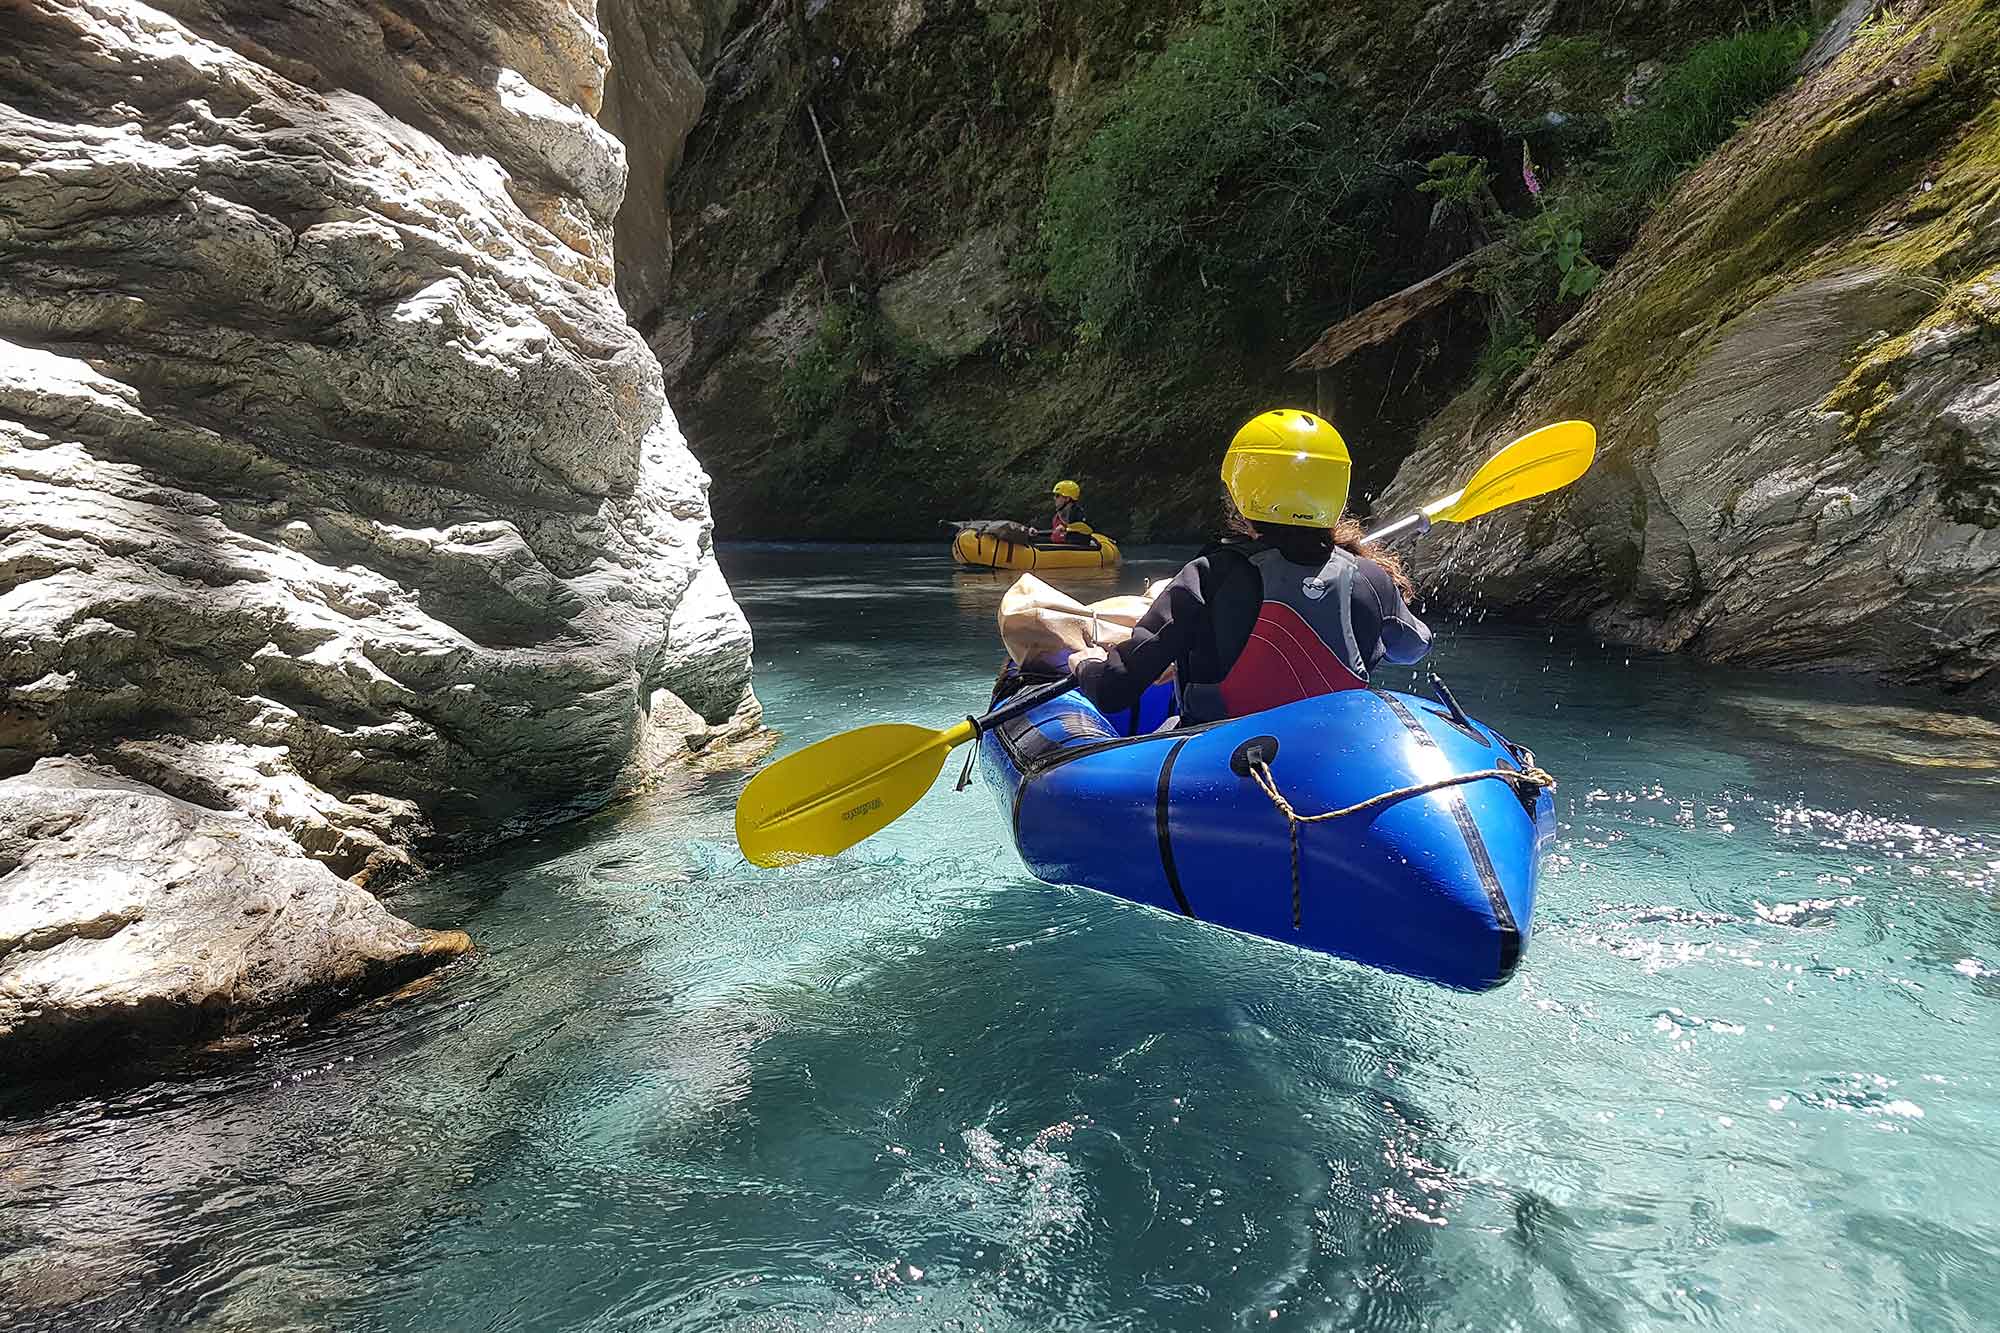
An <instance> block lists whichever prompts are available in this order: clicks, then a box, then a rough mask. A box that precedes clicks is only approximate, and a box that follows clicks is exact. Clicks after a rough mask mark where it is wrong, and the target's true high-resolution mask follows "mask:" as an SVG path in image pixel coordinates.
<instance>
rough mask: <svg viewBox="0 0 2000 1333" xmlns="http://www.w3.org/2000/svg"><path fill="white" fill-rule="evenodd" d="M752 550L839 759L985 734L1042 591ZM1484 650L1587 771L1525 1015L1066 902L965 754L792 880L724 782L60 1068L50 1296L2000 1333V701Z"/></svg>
mask: <svg viewBox="0 0 2000 1333" xmlns="http://www.w3.org/2000/svg"><path fill="white" fill-rule="evenodd" d="M1157 554H1159V555H1160V556H1161V557H1162V558H1161V559H1158V560H1151V561H1146V560H1140V561H1135V562H1133V564H1131V565H1128V567H1127V568H1126V570H1125V571H1123V573H1122V574H1121V575H1120V576H1119V579H1118V581H1117V582H1115V583H1114V582H1103V583H1096V584H1073V586H1074V587H1076V588H1077V590H1079V591H1081V592H1082V593H1083V594H1084V595H1085V596H1091V595H1096V594H1098V593H1108V592H1110V591H1112V590H1113V589H1114V588H1115V587H1128V588H1129V587H1133V586H1136V585H1137V583H1138V581H1139V580H1140V579H1141V578H1142V577H1149V576H1156V575H1159V574H1162V573H1165V572H1167V570H1168V569H1170V568H1171V562H1170V558H1171V555H1172V553H1169V552H1161V553H1157ZM725 563H726V565H727V567H728V568H729V570H730V573H731V574H732V576H733V578H734V580H735V585H736V588H737V589H738V591H739V593H740V595H741V596H742V598H743V601H744V603H745V605H746V606H747V607H748V608H749V611H750V614H751V616H752V618H753V621H754V623H755V624H756V626H757V632H758V651H757V670H758V689H759V692H760V694H761V695H762V697H763V699H764V701H765V704H766V706H767V708H768V710H769V714H770V718H771V721H772V722H773V723H774V724H775V725H776V726H778V727H779V728H781V729H782V730H783V731H784V733H785V738H786V739H785V744H786V745H787V746H797V745H799V744H802V743H804V742H807V741H811V740H814V739H816V738H818V737H821V736H824V735H827V734H829V733H831V732H833V731H836V730H841V729H844V728H847V727H852V726H855V725H858V724H860V723H864V722H872V721H880V720H887V719H904V720H911V721H919V722H924V723H928V724H932V725H943V724H946V723H948V722H950V721H951V720H953V719H954V718H956V717H959V716H962V715H964V714H965V713H967V712H969V711H977V710H978V707H979V705H980V703H981V701H982V700H983V698H984V689H985V686H986V684H987V683H988V681H989V680H990V678H991V676H992V673H993V670H994V668H995V666H996V664H997V656H998V654H997V649H996V646H995V639H994V635H993V631H992V623H993V611H994V607H995V605H996V603H997V600H998V597H999V592H1000V586H1001V585H1000V583H999V582H998V581H996V580H993V579H991V578H977V577H967V576H958V575H954V574H953V573H952V572H951V571H950V569H949V568H947V567H946V566H945V564H944V562H943V560H942V557H941V555H940V554H939V553H937V552H933V551H928V550H925V551H921V552H914V551H910V550H906V549H877V550H856V549H849V550H827V549H803V548H801V549H772V548H761V549H744V550H736V551H731V552H727V553H726V559H725ZM1440 638H1441V644H1440V648H1439V651H1438V652H1437V654H1436V656H1435V662H1436V664H1437V665H1438V666H1439V667H1440V668H1441V669H1442V670H1443V671H1444V672H1445V673H1446V675H1447V677H1448V678H1449V679H1450V680H1451V681H1452V682H1453V684H1454V685H1455V688H1456V691H1457V694H1458V696H1459V697H1460V699H1461V700H1463V701H1464V702H1465V703H1466V705H1467V706H1468V707H1470V708H1472V709H1473V710H1474V711H1475V712H1477V713H1478V714H1480V715H1481V716H1483V717H1484V718H1486V719H1488V720H1490V721H1491V722H1493V723H1494V724H1495V725H1496V726H1499V727H1501V728H1502V729H1503V730H1505V731H1507V732H1509V733H1511V734H1512V735H1514V736H1515V737H1516V738H1517V739H1520V740H1522V741H1524V742H1526V743H1528V744H1530V745H1532V746H1533V747H1534V748H1535V749H1536V751H1537V752H1538V754H1539V757H1540V759H1541V761H1542V762H1543V763H1544V765H1546V766H1547V767H1548V768H1550V769H1552V770H1553V771H1554V772H1555V773H1556V774H1557V775H1558V776H1559V777H1560V778H1561V779H1562V787H1561V790H1560V792H1559V793H1558V797H1559V803H1558V808H1559V810H1560V812H1561V818H1562V831H1561V838H1560V841H1559V844H1558V849H1557V850H1558V855H1557V857H1556V859H1555V863H1554V865H1553V866H1552V868H1551V873H1550V875H1549V877H1548V878H1547V880H1546V881H1545V887H1544V893H1543V899H1542V905H1541V909H1540V912H1539V914H1538V917H1537V920H1536V923H1535V925H1536V930H1535V935H1534V939H1533V943H1532V946H1531V947H1530V949H1529V951H1528V954H1527V959H1526V962H1525V964H1524V965H1523V967H1522V969H1521V971H1520V973H1519V975H1518V976H1517V978H1516V979H1515V981H1514V982H1513V983H1512V984H1510V985H1509V986H1507V987H1506V988H1505V989H1503V990H1500V991H1498V992H1496V993H1493V994H1488V995H1480V996H1468V995H1460V994H1453V993H1449V992H1446V991H1442V990H1438V989H1435V988H1432V987H1429V986H1425V985H1422V984H1419V983H1415V982H1409V981H1404V980H1400V979H1397V978H1393V977H1389V976H1386V975H1382V974H1380V973H1375V972H1370V971H1366V970H1363V969H1361V968H1358V967H1353V966H1349V965H1347V964H1343V963H1339V962H1335V961H1332V960H1329V959H1325V958H1321V957H1316V956H1312V955H1308V954H1305V953H1301V952H1298V951H1294V950H1291V949H1289V948H1286V947H1283V946H1280V945H1274V944H1267V943H1262V942H1259V941H1255V940H1251V939H1246V938H1241V937H1237V936H1232V935H1229V934H1226V933H1223V932H1220V931H1216V930H1212V929H1208V928H1205V927H1199V926H1194V925H1191V924H1189V923H1186V922H1184V921H1180V920H1175V919H1171V918H1169V917H1166V916H1161V915H1156V914H1153V913H1150V912H1147V911H1144V910H1141V909H1136V908H1128V907H1125V906H1122V905H1120V904H1119V903H1117V902H1115V901H1113V900H1111V899H1108V898H1105V897H1102V896H1099V895H1095V894H1092V893H1088V892H1083V891H1076V890H1064V889H1053V888H1046V887H1042V886H1039V885H1037V884H1035V883H1034V882H1033V881H1032V880H1030V879H1029V878H1028V877H1027V876H1026V875H1025V874H1024V873H1023V871H1022V869H1021V867H1020V864H1019V863H1018V861H1017V860H1016V859H1015V858H1014V855H1013V853H1012V851H1011V849H1010V847H1009V845H1008V842H1007V838H1006V833H1005V830H1004V828H1003V826H1002V824H1001V821H1000V820H999V819H998V818H997V816H996V815H995V812H994V811H993V809H992V806H991V803H990V800H989V799H988V797H987V796H986V795H985V794H984V793H982V792H979V791H976V790H975V791H971V792H967V793H965V794H962V795H954V794H953V793H952V792H951V791H950V789H949V788H950V782H949V778H950V776H951V772H948V773H947V776H946V779H945V780H941V781H940V783H939V786H938V789H937V790H936V791H934V792H933V793H932V795H931V796H930V797H929V798H928V799H927V800H926V801H925V802H924V803H923V804H922V805H921V806H919V807H918V809H916V810H915V811H914V812H912V813H911V814H910V815H909V816H908V817H907V818H905V819H904V820H902V821H901V822H900V823H898V824H897V825H895V826H894V827H893V828H891V829H890V830H889V831H887V832H886V833H884V834H882V835H881V836H879V837H877V838H876V839H874V840H873V841H871V842H870V843H868V844H866V845H864V846H863V847H861V848H858V849H856V850H855V851H853V852H851V853H849V854H847V855H845V856H843V857H841V858H840V859H838V860H837V861H833V862H831V863H823V864H817V865H812V866H806V867H800V868H794V869H791V870H788V871H784V872H775V871H768V872H767V871H755V870H751V869H749V868H748V867H746V865H745V864H744V862H743V861H742V860H741V858H740V857H739V856H738V855H737V853H736V851H735V848H734V844H733V841H732V839H731V836H730V832H729V811H730V808H731V803H732V801H733V799H734V797H735V794H736V792H737V790H738V789H739V788H740V786H741V782H742V779H741V777H740V776H730V777H716V778H712V779H706V780H703V781H700V782H698V783H696V784H694V785H692V787H691V789H688V790H676V791H668V792H664V793H662V794H661V795H660V796H658V797H657V798H654V799H651V800H648V801H644V802H641V803H639V804H637V805H635V806H632V807H629V808H626V809H624V810H621V811H618V812H616V813H613V814H609V815H605V816H602V817H599V818H597V819H594V820H591V821H588V822H586V823H584V824H582V825H580V826H577V827H574V828H571V829H568V830H565V831H563V832H561V833H558V834H554V835H551V836H547V837H544V838H541V839H538V840H535V841H533V842H530V843H527V844H525V845H519V846H515V847H511V848H507V849H505V850H503V851H501V852H500V853H499V854H497V855H496V856H494V857H493V858H492V859H490V860H487V861H484V862H481V863H479V864H477V865H473V866H468V867H465V868H463V869H461V870H459V871H457V872H455V873H452V874H448V875H445V876H442V877H439V878H438V879H436V880H433V881H431V882H428V883H425V884H423V885H421V886H419V887H417V888H415V889H412V890H409V891H407V892H406V893H405V894H404V895H403V896H402V897H400V898H399V899H398V900H397V904H396V905H397V907H398V909H399V910H401V911H402V912H404V913H406V914H408V915H410V916H412V917H414V918H415V919H417V920H419V921H422V922H425V923H429V924H436V925H456V926H463V927H465V928H467V929H468V930H470V931H471V932H472V934H473V936H474V938H475V939H476V940H477V941H478V944H479V950H478V953H477V955H476V956H475V957H474V958H473V959H471V960H470V961H469V962H467V963H466V964H464V965H461V966H459V967H457V968H455V969H454V970H452V971H451V972H449V973H448V974H447V975H446V976H445V978H444V979H443V981H442V982H441V983H440V984H438V985H435V986H434V987H432V988H430V989H428V990H427V991H425V992H423V993H422V994H420V995H417V996H415V997H413V998H409V999H406V1000H404V1001H402V1002H401V1003H398V1004H395V1005H388V1006H378V1007H375V1008H372V1009H370V1010H368V1011H365V1012H363V1013H360V1014H357V1015H351V1016H348V1017H346V1018H343V1019H340V1020H337V1021H333V1022H330V1023H328V1024H326V1025H324V1026H322V1027H320V1028H317V1029H315V1030H313V1031H312V1032H310V1033H309V1034H307V1036H306V1037H305V1038H304V1039H302V1040H297V1041H293V1042H290V1043H274V1044H269V1045H267V1046H265V1047H263V1048H261V1049H257V1050H254V1051H252V1052H250V1053H248V1054H242V1055H237V1056H234V1057H230V1058H224V1059H212V1060H209V1061H207V1062H205V1063H204V1064H202V1065H200V1066H199V1067H197V1068H194V1069H190V1070H187V1071H184V1072H180V1073H176V1074H173V1075H168V1076H160V1077H156V1078H153V1079H151V1080H150V1081H146V1082H145V1083H144V1084H143V1085H142V1086H133V1085H132V1084H131V1083H130V1082H129V1081H128V1083H127V1084H125V1085H121V1086H117V1087H114V1088H109V1089H104V1088H96V1089H88V1090H86V1091H85V1092H84V1093H82V1094H78V1093H76V1092H75V1091H74V1089H71V1090H67V1091H65V1092H64V1093H63V1094H61V1095H57V1096H51V1095H49V1094H48V1093H47V1092H46V1091H42V1092H37V1093H34V1094H32V1095H30V1094H24V1093H21V1092H20V1091H18V1090H17V1091H16V1092H14V1093H13V1094H11V1095H10V1096H9V1097H8V1100H7V1101H6V1102H5V1103H0V1105H4V1106H5V1107H6V1109H7V1111H8V1115H9V1118H7V1119H4V1120H0V1203H4V1209H0V1324H4V1325H5V1326H6V1327H8V1328H11V1329H35V1328H52V1329H53V1328H82V1327H105V1328H112V1327H118V1328H153V1327H166V1326H174V1327H183V1326H185V1327H197V1328H212V1329H276V1328H339V1329H360V1330H370V1329H385V1330H386V1329H416V1328H449V1329H555V1328H564V1329H685V1330H709V1329H741V1330H781V1329H823V1328H824V1329H871V1328H883V1329H896V1328H904V1329H958V1330H975V1329H991V1330H1001V1329H1071V1328H1075V1329H1081V1328H1092V1329H1229V1328H1250V1327H1254V1328H1266V1327H1275V1328H1329V1329H1330V1328H1363V1329H1412V1330H1415V1329H1466V1330H1495V1329H1508V1328H1519V1329H1542V1328H1579V1329H1633V1330H1637V1329H1649V1328H1675V1327H1683V1326H1693V1327H1716V1328H1738V1329H1755V1330H1780V1329H1799V1330H1810V1331H1811V1333H1825V1330H1828V1329H1833V1328H1841V1329H1848V1328H1857V1329H1858V1328H1895V1327H1908V1328H1921V1329H1983V1328H1992V1327H1995V1326H1996V1324H2000V1146H1996V1142H1997V1141H2000V917H1996V914H1995V903H1996V896H1995V889H1996V883H2000V833H1996V809H2000V800H1996V797H2000V781H1996V779H2000V767H1996V765H2000V728H1996V727H1995V726H1994V725H1993V724H1991V723H1987V722H1981V721H1978V720H1976V719H1961V718H1954V717H1952V716H1950V715H1948V714H1940V713H1937V712H1935V711H1932V710H1933V707H1934V705H1933V704H1932V703H1930V702H1928V701H1925V700H1923V699H1906V698H1894V697H1885V696H1883V695H1882V694H1881V693H1880V692H1879V691H1872V690H1864V689H1860V688H1856V687H1850V686H1834V685H1829V684H1827V683H1825V682H1819V683H1815V682H1812V681H1807V680H1796V679H1794V680H1779V679H1769V678H1752V677H1748V676H1745V675H1742V674H1739V673H1732V672H1727V671H1720V670H1709V669H1700V668H1696V667H1694V666H1691V665H1688V664H1685V663H1681V662H1677V661H1662V660H1658V659H1654V658H1639V657H1630V658H1628V657H1627V655H1626V653H1625V652H1624V651H1623V650H1620V649H1617V648H1605V647H1603V646H1601V645H1600V644H1598V643H1597V642H1596V641H1595V640H1583V639H1577V638H1573V637H1564V636H1562V635H1557V636H1555V637H1553V638H1551V636H1550V635H1549V634H1548V633H1546V632H1543V631H1528V630H1520V629H1504V628H1496V627H1494V626H1492V625H1490V624H1474V625H1470V626H1459V627H1455V628H1448V629H1446V630H1445V632H1443V633H1442V634H1441V636H1440ZM952 771H953V772H955V766H954V768H953V770H952ZM1273 891H1274V892H1276V891H1279V889H1278V887H1277V886H1273Z"/></svg>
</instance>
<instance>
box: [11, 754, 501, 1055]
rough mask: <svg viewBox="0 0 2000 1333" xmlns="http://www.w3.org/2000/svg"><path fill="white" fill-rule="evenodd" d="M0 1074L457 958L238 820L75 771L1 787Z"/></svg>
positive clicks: (372, 984) (324, 997)
mask: <svg viewBox="0 0 2000 1333" xmlns="http://www.w3.org/2000/svg"><path fill="white" fill-rule="evenodd" d="M0 801H5V802H6V809H7V817H6V819H5V820H4V821H0V873H4V874H5V876H6V878H5V879H4V880H3V881H0V884H3V885H4V888H5V892H4V893H0V1073H14V1072H17V1071H19V1070H21V1069H32V1068H34V1067H36V1066H38V1065H41V1064H44V1063H47V1062H50V1061H54V1060H65V1059H68V1058H73V1057H74V1056H75V1054H76V1053H77V1052H79V1051H85V1050H102V1049H103V1048H104V1047H106V1046H113V1047H116V1046H118V1045H120V1044H131V1043H137V1042H157V1041H161V1040H174V1039H185V1038H190V1037H196V1036H204V1035H208V1034H210V1033H213V1032H215V1031H218V1030H226V1029H227V1028H228V1027H229V1026H230V1025H231V1023H232V1022H233V1021H234V1020H237V1019H239V1018H241V1017H243V1016H245V1015H253V1014H264V1013H268V1012H272V1011H284V1010H299V1009H303V1008H306V1007H308V1006H310V1005H312V1004H315V1003H325V1002H331V1001H335V1000H337V999H339V998H340V997H341V996H343V995H354V994H359V993H363V992H365V991H367V990H371V989H380V988H381V987H382V986H384V985H387V984H390V983H393V982H394V981H396V980H397V979H400V978H403V977H408V976H411V975H413V974H415V973H417V972H419V971H421V970H423V969H424V968H426V967H428V966H431V965H432V964H433V963H435V962H438V961H442V960H444V959H448V958H452V957H456V956H457V955H458V954H461V953H463V952H464V951H465V949H466V947H467V940H466V937H465V936H464V935H463V934H460V933H459V932H457V931H429V930H419V929H417V928H416V927H415V926H412V925H410V924H409V923H408V922H406V921H401V920H398V919H397V918H396V917H394V916H392V915H390V913H389V912H388V911H387V910H386V909H385V908H384V907H383V906H382V904H381V903H379V902H377V901H376V900H375V898H374V897H373V896H372V895H371V894H369V893H368V891H367V890H365V889H362V888H360V887H358V886H356V885H354V884H350V883H348V882H346V881H345V880H342V879H340V878H339V877H338V876H336V875H335V874H334V873H333V872H332V871H330V870H328V869H327V868H326V867H325V866H324V865H321V864H319V863H318V862H316V861H313V860H312V859H310V858H309V857H307V856H306V855H305V854H304V853H303V852H302V851H300V850H299V848H298V846H297V845H296V844H294V843H292V842H291V841H290V840H289V839H287V838H285V837H283V836H282V835H280V834H278V833H275V832H272V831H271V830H269V829H267V828H264V827H261V826H259V825H257V824H255V823H252V822H251V821H250V820H248V819H246V818H245V817H244V816H242V815H240V814H234V813H229V812H222V811H214V810H208V809H204V808H202V807H201V806H198V805H193V804H190V803H189V802H186V801H181V800H176V799H174V798H173V797H171V796H166V795H163V794H162V793H161V792H159V791H158V790H156V789H155V788H152V787H148V786H146V785H145V784H143V783H139V782H133V781H130V780H128V779H125V778H122V777H119V776H117V775H116V774H113V773H109V772H106V771H104V770H101V769H98V768H95V767H91V766H86V765H84V764H80V763H78V762H77V761H75V760H71V759H44V760H43V761H41V762H40V763H39V764H37V765H36V766H35V768H34V771H33V772H31V773H26V774H22V775H20V776H17V777H12V778H6V779H0Z"/></svg>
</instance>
